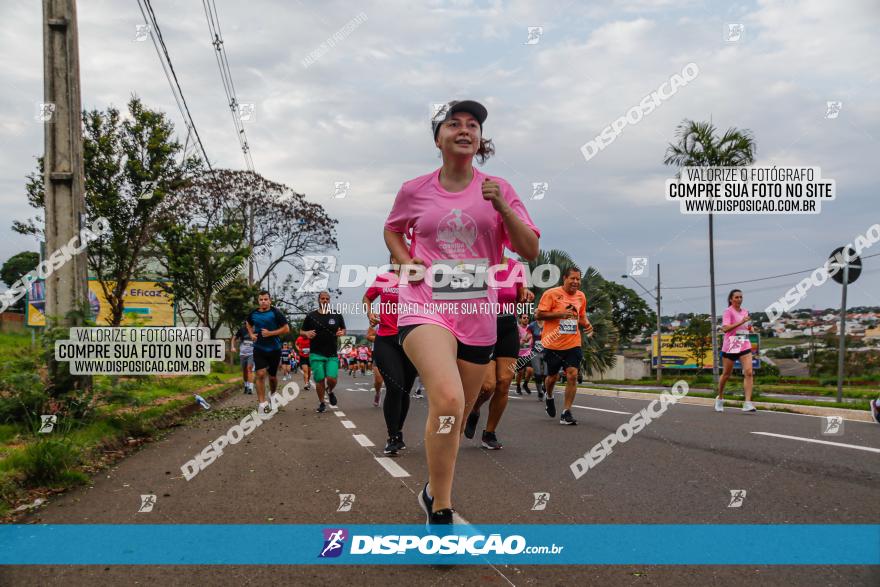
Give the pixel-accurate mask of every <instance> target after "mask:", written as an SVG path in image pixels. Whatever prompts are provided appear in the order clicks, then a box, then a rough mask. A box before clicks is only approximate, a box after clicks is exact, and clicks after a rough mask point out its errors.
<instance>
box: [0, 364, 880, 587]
mask: <svg viewBox="0 0 880 587" xmlns="http://www.w3.org/2000/svg"><path fill="white" fill-rule="evenodd" d="M300 382H301V379H298V380H297V383H300ZM367 387H368V381H367V380H365V379H364V378H357V379H354V380H352V379H350V378H348V377H345V376H344V377H343V378H342V380H341V381H340V385H339V387H338V388H337V390H338V396H339V406H338V409H337V410H328V411H327V412H326V413H324V414H316V413H315V412H314V408H315V407H316V403H317V402H316V401H315V395H314V392H305V391H303V392H302V393H301V394H300V396H299V397H298V398H297V399H296V400H294V401H293V402H292V403H291V404H289V405H288V406H287V407H286V408H284V409H283V411H281V412H279V413H278V414H277V415H276V416H275V417H274V418H273V419H271V420H270V421H268V422H266V423H265V424H263V425H262V426H260V427H259V428H258V429H257V430H256V431H254V432H253V433H252V434H251V435H250V436H248V437H247V438H246V439H245V440H243V441H242V442H240V443H239V444H237V445H235V446H232V447H229V448H228V449H227V450H226V452H225V454H224V455H223V456H222V457H221V458H220V459H218V460H217V461H216V462H214V463H213V464H211V465H210V466H209V467H207V468H206V469H205V470H204V471H202V472H201V473H199V474H198V475H197V476H196V477H195V478H193V479H192V480H191V481H186V480H185V479H184V478H183V477H182V475H181V472H180V466H181V465H182V464H183V463H184V462H186V461H187V460H189V459H190V458H192V456H193V455H194V454H195V453H197V452H198V451H200V450H201V449H202V448H203V447H204V446H205V445H207V444H208V443H209V442H211V441H212V440H214V439H215V438H216V437H217V436H219V435H220V434H223V433H225V432H226V431H227V430H228V429H229V427H230V426H231V425H232V424H234V423H236V422H237V421H238V420H240V419H241V418H242V417H243V416H244V415H245V414H246V413H247V408H248V407H250V406H252V405H253V404H254V402H255V400H254V399H253V397H254V396H244V395H240V394H236V395H235V396H233V397H231V398H230V399H228V400H226V401H225V402H223V403H222V404H218V405H214V406H213V409H212V411H213V412H214V414H213V415H211V416H209V415H208V414H204V415H202V416H201V417H199V418H196V419H195V420H193V421H192V422H190V423H189V424H188V425H185V426H181V427H178V428H176V429H174V430H173V431H171V432H170V433H168V434H166V435H165V436H164V437H163V438H161V439H160V440H158V441H156V442H153V443H150V444H148V445H145V446H144V448H143V449H142V450H140V451H139V452H137V453H136V454H134V455H132V456H131V457H129V458H127V459H125V460H124V461H122V462H120V463H119V464H118V466H116V467H114V468H113V469H111V470H108V471H106V472H105V473H103V474H101V475H99V476H98V477H96V478H95V479H94V480H93V483H92V485H91V486H88V487H83V488H81V489H77V490H74V491H71V492H69V493H67V494H66V495H64V496H61V497H58V498H55V499H52V500H51V501H50V502H49V503H48V504H47V505H45V506H44V507H42V508H41V509H40V510H38V511H37V512H34V513H33V514H32V515H31V516H30V518H29V519H28V520H27V521H29V522H38V523H55V524H61V523H63V524H81V523H90V524H95V523H113V524H121V523H125V524H137V523H161V524H180V523H219V524H331V523H332V524H355V523H365V524H373V523H375V524H421V523H423V522H424V515H423V514H422V512H421V510H420V508H419V506H418V503H417V501H416V495H417V492H418V491H419V490H420V489H421V486H422V484H423V483H424V481H425V479H426V477H427V471H426V464H425V459H424V450H423V446H422V440H421V437H422V435H423V432H422V431H423V430H424V425H425V417H426V411H427V406H426V400H413V401H412V407H411V410H410V416H409V419H408V422H407V427H406V430H405V439H406V441H407V444H408V446H409V448H408V449H407V450H405V451H403V453H402V454H401V456H399V457H397V458H395V459H393V463H394V465H396V467H395V466H391V467H390V469H391V470H389V469H386V467H384V466H383V465H382V464H381V463H382V462H383V461H380V460H379V458H380V457H382V456H383V455H382V452H381V451H382V447H383V446H384V442H385V430H384V421H383V419H382V414H381V409H380V408H374V407H373V406H372V396H373V394H372V391H371V390H370V391H367ZM561 391H562V390H561V388H557V406H558V407H559V409H560V410H561V402H562V400H561V398H562V393H561ZM647 403H648V401H647V400H638V399H623V398H614V397H597V396H593V395H589V393H588V392H587V391H585V390H582V391H581V392H580V393H579V395H578V397H577V399H576V401H575V405H576V406H578V407H577V408H576V409H575V410H574V415H575V417H576V418H578V419H579V425H578V426H560V425H559V424H558V418H557V419H551V418H549V417H548V416H547V415H546V414H545V413H544V411H543V403H539V402H538V401H536V396H535V395H534V394H533V395H531V396H523V397H522V398H520V397H519V396H516V395H514V394H513V393H511V399H510V403H509V406H508V409H507V412H506V413H505V415H504V419H503V420H502V423H501V426H500V427H499V430H498V437H499V439H500V440H501V441H502V442H503V443H504V449H502V450H500V451H486V450H484V449H482V448H480V446H479V436H480V431H481V430H482V426H481V427H480V428H478V432H477V435H476V437H475V438H474V440H467V439H463V444H462V448H461V452H460V455H459V459H458V468H457V473H456V483H455V493H454V498H453V501H454V506H455V508H456V509H457V511H458V512H459V513H460V514H461V516H462V517H463V518H465V519H466V520H467V521H468V522H470V523H473V524H481V523H483V524H489V523H498V524H623V523H639V524H660V523H672V524H713V523H714V524H732V523H743V524H782V523H818V524H822V523H828V524H846V523H873V524H876V523H878V522H880V426H877V425H876V424H871V423H866V422H851V421H846V422H845V423H844V430H843V434H842V435H840V436H826V435H823V434H822V430H821V427H822V419H821V418H818V417H813V416H803V415H794V414H783V413H773V412H759V413H757V414H745V413H742V412H741V411H740V410H738V409H732V408H727V410H726V411H725V413H723V414H717V413H715V412H714V411H712V410H711V408H707V407H705V406H696V405H686V404H678V405H675V406H672V407H671V408H670V409H669V411H668V412H667V413H666V414H665V415H663V416H662V417H660V418H659V419H657V420H655V421H654V422H653V423H652V424H650V425H649V426H647V427H646V428H645V429H644V430H643V431H642V432H640V433H639V434H637V435H635V436H634V437H633V438H632V439H631V440H629V442H627V443H626V444H623V445H618V446H617V447H615V449H614V452H613V454H611V455H609V456H608V457H607V458H605V459H604V461H602V462H601V463H599V464H598V465H597V466H596V467H595V468H594V469H592V470H590V471H589V472H587V473H586V474H585V475H584V476H583V477H581V478H580V479H575V478H574V476H573V475H572V472H571V469H570V468H569V465H570V463H572V461H574V460H575V459H576V458H578V457H580V456H583V454H584V453H585V452H587V451H588V450H589V449H590V448H591V447H592V446H593V445H595V444H596V443H597V442H599V441H600V440H601V439H602V438H603V437H604V436H606V435H607V434H609V433H610V432H613V431H614V430H615V429H616V428H617V426H619V425H620V424H621V423H623V422H624V421H626V420H628V419H629V418H630V417H631V415H632V414H634V413H636V412H637V411H638V410H640V409H642V408H644V407H646V406H647ZM487 407H488V406H486V407H484V413H483V420H482V421H481V424H484V423H485V415H486V413H487V412H486V409H487ZM340 413H341V414H340ZM343 414H344V415H343ZM759 433H761V434H759ZM355 435H358V436H357V437H356V436H355ZM772 435H782V436H772ZM785 436H787V437H794V438H785ZM367 439H368V440H367ZM804 439H812V440H817V441H820V442H818V443H816V442H807V441H806V440H804ZM828 442H832V443H839V444H846V445H852V446H838V445H833V444H827V443H828ZM363 444H372V445H373V446H363ZM853 446H855V447H862V448H861V449H859V448H853ZM865 448H867V449H873V451H871V450H864V449H865ZM392 473H394V474H396V475H404V476H393V474H392ZM731 490H745V491H746V497H745V499H744V501H743V502H742V504H741V506H740V507H728V506H729V505H730V503H731ZM535 492H548V493H549V494H550V498H549V502H548V505H547V507H546V509H545V510H543V511H533V510H532V506H533V503H534V499H533V494H534V493H535ZM340 493H348V494H354V495H355V501H354V504H353V507H352V509H351V511H349V512H337V509H338V507H339V496H338V494H340ZM141 494H155V495H156V496H157V502H156V505H155V507H154V509H153V511H152V512H150V513H138V509H139V507H140V505H141V500H140V495H141ZM241 547H242V548H243V549H247V548H256V547H259V546H258V545H248V544H242V545H241ZM706 548H710V549H725V550H729V549H760V548H761V545H760V544H707V545H706ZM878 548H880V545H878ZM341 582H354V584H356V585H397V584H404V583H406V584H409V585H463V584H469V585H472V584H481V585H482V584H486V585H572V584H578V585H583V584H592V583H595V584H602V585H742V584H756V585H757V584H760V585H875V586H876V585H880V567H859V566H840V567H828V566H750V565H741V566H713V567H709V566H561V565H560V566H531V565H521V566H515V565H498V566H492V565H486V566H478V565H462V566H456V567H452V568H438V567H425V566H387V567H379V566H372V565H363V566H333V567H329V566H320V567H319V566H205V567H184V566H162V567H159V566H109V567H104V566H63V567H60V566H59V567H48V566H27V567H6V568H0V584H2V585H46V584H66V585H84V584H90V585H95V584H108V585H109V584H129V585H130V584H163V585H178V584H180V585H182V584H187V585H192V584H211V585H270V584H272V585H276V584H295V585H339V584H340V583H341Z"/></svg>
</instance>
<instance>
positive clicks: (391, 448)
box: [382, 436, 397, 455]
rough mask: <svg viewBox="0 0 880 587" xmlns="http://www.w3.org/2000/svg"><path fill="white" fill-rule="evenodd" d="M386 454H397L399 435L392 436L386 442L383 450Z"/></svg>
mask: <svg viewBox="0 0 880 587" xmlns="http://www.w3.org/2000/svg"><path fill="white" fill-rule="evenodd" d="M382 452H383V453H384V454H386V455H396V454H397V437H396V436H391V437H389V438H388V442H386V443H385V450H383V451H382Z"/></svg>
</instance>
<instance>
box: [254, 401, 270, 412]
mask: <svg viewBox="0 0 880 587" xmlns="http://www.w3.org/2000/svg"><path fill="white" fill-rule="evenodd" d="M257 409H258V410H259V411H260V413H261V414H271V413H272V406H271V405H269V402H260V405H259V406H258V407H257Z"/></svg>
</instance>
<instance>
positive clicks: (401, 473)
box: [373, 457, 409, 477]
mask: <svg viewBox="0 0 880 587" xmlns="http://www.w3.org/2000/svg"><path fill="white" fill-rule="evenodd" d="M373 458H374V459H376V462H377V463H379V464H380V465H382V467H383V468H384V469H385V470H386V471H388V474H389V475H391V476H392V477H409V473H407V472H406V469H404V468H403V467H401V466H400V465H398V464H397V463H395V462H394V459H392V458H390V457H373Z"/></svg>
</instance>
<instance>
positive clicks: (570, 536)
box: [0, 524, 880, 565]
mask: <svg viewBox="0 0 880 587" xmlns="http://www.w3.org/2000/svg"><path fill="white" fill-rule="evenodd" d="M488 563H492V564H525V565H631V564H639V565H880V525H877V524H833V525H826V524H804V525H794V524H792V525H788V524H786V525H761V524H754V525H753V524H748V525H747V524H725V525H717V524H705V525H699V524H689V525H675V524H672V525H667V524H643V525H642V524H621V525H603V524H597V525H491V524H487V525H477V526H467V525H464V526H448V527H444V526H433V527H431V529H430V531H429V530H428V529H426V528H425V527H424V526H398V525H393V526H392V525H366V524H361V525H358V524H349V525H346V524H340V525H264V524H235V525H221V524H159V525H154V524H45V525H40V524H10V525H4V526H0V564H4V565H315V564H344V565H362V564H369V565H376V564H378V565H387V564H407V565H411V564H455V565H462V564H488Z"/></svg>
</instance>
